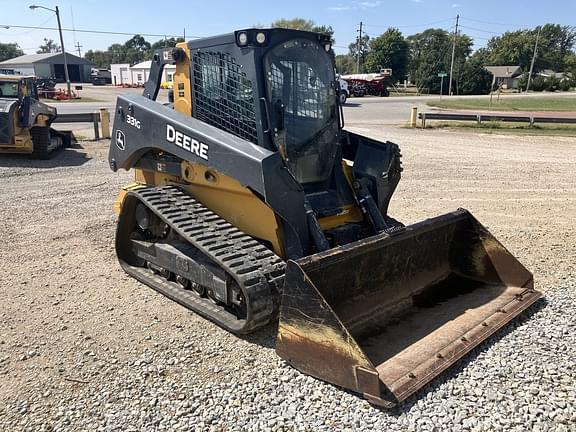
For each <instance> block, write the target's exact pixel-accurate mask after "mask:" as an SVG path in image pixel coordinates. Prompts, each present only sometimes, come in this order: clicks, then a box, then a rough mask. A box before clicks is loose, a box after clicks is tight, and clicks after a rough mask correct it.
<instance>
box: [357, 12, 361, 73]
mask: <svg viewBox="0 0 576 432" xmlns="http://www.w3.org/2000/svg"><path fill="white" fill-rule="evenodd" d="M357 31H358V44H357V45H356V73H360V47H361V46H362V21H360V28H359V29H358V30H357Z"/></svg>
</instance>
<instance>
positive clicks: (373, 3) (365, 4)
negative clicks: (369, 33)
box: [360, 1, 384, 8]
mask: <svg viewBox="0 0 576 432" xmlns="http://www.w3.org/2000/svg"><path fill="white" fill-rule="evenodd" d="M382 3H384V2H382V1H363V2H360V6H363V7H366V8H373V7H378V6H380V5H381V4H382Z"/></svg>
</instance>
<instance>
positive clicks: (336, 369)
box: [276, 209, 540, 407]
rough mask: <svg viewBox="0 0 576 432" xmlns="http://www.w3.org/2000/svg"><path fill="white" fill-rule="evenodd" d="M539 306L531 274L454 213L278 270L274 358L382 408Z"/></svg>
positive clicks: (460, 214)
mask: <svg viewBox="0 0 576 432" xmlns="http://www.w3.org/2000/svg"><path fill="white" fill-rule="evenodd" d="M539 297H540V293H538V292H537V291H534V289H533V279H532V274H531V273H530V272H529V271H528V270H526V268H524V266H522V264H520V263H519V262H518V261H517V260H516V259H515V258H514V256H512V255H511V254H510V252H508V251H507V250H506V249H505V248H504V246H502V245H501V244H500V243H499V242H498V241H497V240H496V239H495V238H494V237H493V236H492V235H491V234H490V233H489V232H488V231H487V230H486V228H484V227H483V226H482V225H481V224H480V223H479V222H478V221H477V220H476V219H475V218H474V217H473V216H472V215H471V214H470V213H469V212H468V211H466V210H462V209H460V210H457V211H455V212H453V213H448V214H446V215H443V216H439V217H437V218H434V219H428V220H426V221H423V222H420V223H418V224H415V225H411V226H409V227H406V229H405V230H404V231H401V232H400V233H398V234H395V235H392V236H391V235H388V234H379V235H375V236H373V237H369V238H366V239H363V240H360V241H357V242H354V243H350V244H348V245H345V246H341V247H338V248H334V249H331V250H328V251H325V252H321V253H318V254H315V255H311V256H309V257H306V258H302V259H299V260H297V261H288V265H287V269H286V280H285V285H284V291H283V293H282V304H281V307H280V322H279V326H278V340H277V346H276V351H277V353H278V355H280V357H282V358H283V359H285V360H286V361H287V362H288V363H290V364H291V365H293V366H294V367H296V368H297V369H299V370H301V371H302V372H304V373H307V374H309V375H312V376H315V377H317V378H320V379H322V380H324V381H328V382H330V383H333V384H336V385H339V386H341V387H345V388H347V389H350V390H352V391H354V392H358V393H361V394H363V395H364V397H366V398H367V399H368V400H369V401H370V402H372V403H374V404H376V405H381V406H384V407H392V406H394V405H395V404H397V403H398V402H400V401H402V400H404V399H406V398H407V397H408V396H409V395H411V394H412V393H414V392H415V391H417V390H418V389H419V388H421V387H422V386H424V385H425V384H426V383H428V382H429V381H431V380H432V379H433V378H434V377H435V376H437V375H438V374H440V373H441V372H442V371H443V370H445V369H446V368H447V367H448V366H450V365H451V364H452V363H454V362H456V361H457V360H458V359H459V358H461V357H462V356H463V355H464V354H466V353H467V352H469V351H470V350H471V349H472V348H474V347H475V346H477V345H478V344H480V343H481V342H482V341H483V340H485V339H486V338H488V337H489V336H490V335H491V334H493V333H494V332H495V331H496V330H498V329H499V328H501V327H502V326H504V325H505V324H506V323H507V322H509V321H510V320H512V319H513V318H514V317H515V316H517V315H518V314H519V313H520V312H521V311H523V310H524V309H526V308H527V307H528V306H530V305H531V304H532V303H534V302H535V301H536V300H537V299H538V298H539Z"/></svg>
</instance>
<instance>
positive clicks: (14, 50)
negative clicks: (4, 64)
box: [0, 43, 24, 61]
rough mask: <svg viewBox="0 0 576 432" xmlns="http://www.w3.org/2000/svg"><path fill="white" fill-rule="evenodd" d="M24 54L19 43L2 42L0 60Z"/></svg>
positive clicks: (0, 44)
mask: <svg viewBox="0 0 576 432" xmlns="http://www.w3.org/2000/svg"><path fill="white" fill-rule="evenodd" d="M22 55H24V51H22V49H21V48H20V47H19V46H18V44H17V43H0V61H4V60H9V59H11V58H15V57H20V56H22Z"/></svg>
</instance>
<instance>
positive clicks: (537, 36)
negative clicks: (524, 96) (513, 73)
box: [526, 26, 542, 91]
mask: <svg viewBox="0 0 576 432" xmlns="http://www.w3.org/2000/svg"><path fill="white" fill-rule="evenodd" d="M541 28H542V27H541V26H538V33H537V34H536V43H535V44H534V54H533V55H532V61H531V62H530V72H528V82H527V83H526V91H528V90H530V80H531V79H532V70H533V69H534V61H535V60H536V53H537V52H538V39H540V29H541Z"/></svg>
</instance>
